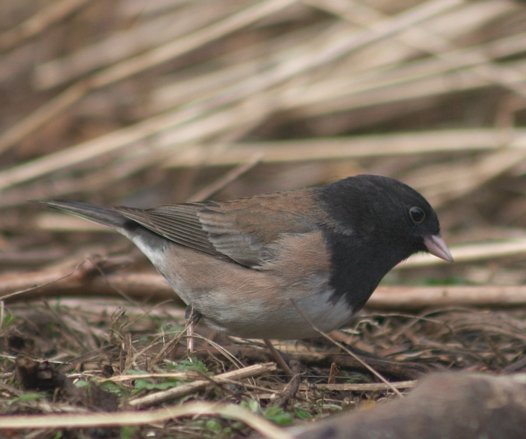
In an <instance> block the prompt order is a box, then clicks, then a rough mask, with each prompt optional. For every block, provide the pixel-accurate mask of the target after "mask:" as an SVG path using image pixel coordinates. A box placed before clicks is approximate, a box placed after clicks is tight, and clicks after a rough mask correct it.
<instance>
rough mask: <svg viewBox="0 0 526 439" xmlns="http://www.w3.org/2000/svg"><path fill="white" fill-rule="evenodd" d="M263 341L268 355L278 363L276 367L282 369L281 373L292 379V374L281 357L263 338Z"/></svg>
mask: <svg viewBox="0 0 526 439" xmlns="http://www.w3.org/2000/svg"><path fill="white" fill-rule="evenodd" d="M263 341H264V342H265V345H266V346H267V348H268V350H269V351H270V354H271V355H272V357H273V358H274V360H276V363H278V366H279V367H281V369H283V371H284V372H285V373H286V374H287V375H288V376H289V377H293V376H294V372H292V369H291V368H290V367H289V365H288V364H287V362H286V361H285V359H284V358H283V356H282V355H281V354H280V353H279V352H278V351H277V349H276V348H275V347H274V346H272V343H271V342H270V340H269V339H267V338H264V339H263Z"/></svg>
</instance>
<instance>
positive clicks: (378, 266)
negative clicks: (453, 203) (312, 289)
mask: <svg viewBox="0 0 526 439" xmlns="http://www.w3.org/2000/svg"><path fill="white" fill-rule="evenodd" d="M320 199H321V201H322V204H323V205H324V206H325V209H326V210H327V211H328V212H329V215H330V217H331V219H332V222H330V223H329V224H328V226H326V227H325V236H326V240H327V243H328V245H329V247H330V248H331V250H332V264H333V267H334V269H333V273H332V277H331V284H332V286H333V288H334V289H335V298H338V297H341V296H344V297H346V298H348V301H349V304H350V305H351V306H353V308H355V309H357V308H360V307H361V306H363V304H365V302H366V301H367V299H368V298H369V296H370V295H371V293H372V292H373V290H374V289H375V288H376V286H377V284H378V282H380V280H381V279H382V277H383V276H384V275H385V274H386V273H387V272H388V271H389V270H390V269H391V268H393V267H394V266H395V265H396V264H398V263H399V262H401V261H402V260H404V259H406V258H408V257H409V256H411V255H412V254H414V253H417V252H420V251H424V252H429V253H431V254H433V255H435V256H437V257H439V258H441V259H444V260H446V261H452V260H453V257H452V256H451V253H450V252H449V249H448V247H447V245H446V244H445V242H444V240H443V239H442V238H441V236H440V225H439V222H438V218H437V215H436V213H435V211H434V210H433V208H432V207H431V206H430V205H429V203H428V202H427V201H426V199H425V198H424V197H423V196H422V195H420V194H419V193H418V192H417V191H415V190H414V189H412V188H411V187H409V186H407V185H406V184H404V183H402V182H400V181H398V180H394V179H392V178H388V177H382V176H377V175H359V176H355V177H349V178H346V179H344V180H340V181H337V182H335V183H333V184H331V185H328V186H326V187H324V188H322V190H321V192H320ZM349 285H355V291H360V294H358V295H357V294H353V295H349V294H348V293H347V292H346V291H348V290H349Z"/></svg>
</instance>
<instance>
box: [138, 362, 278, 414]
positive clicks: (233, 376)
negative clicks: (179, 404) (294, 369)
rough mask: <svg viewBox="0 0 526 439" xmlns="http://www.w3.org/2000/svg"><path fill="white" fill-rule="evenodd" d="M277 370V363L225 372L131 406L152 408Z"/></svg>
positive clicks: (139, 401) (153, 395)
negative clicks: (207, 389) (229, 382)
mask: <svg viewBox="0 0 526 439" xmlns="http://www.w3.org/2000/svg"><path fill="white" fill-rule="evenodd" d="M275 370H276V364H275V363H261V364H254V365H252V366H248V367H245V368H242V369H236V370H233V371H230V372H225V373H222V374H219V375H215V376H213V377H210V378H209V379H208V380H197V381H194V382H192V383H187V384H182V385H180V386H178V387H174V388H172V389H168V390H163V391H160V392H156V393H151V394H149V395H146V396H142V397H139V398H135V399H132V400H131V401H129V404H130V405H131V406H132V407H150V406H152V405H154V404H159V403H162V402H166V401H170V400H173V399H175V398H180V397H182V396H185V395H188V394H190V393H194V392H197V391H198V390H201V389H203V388H205V387H207V386H209V385H210V384H211V382H216V383H221V382H222V380H241V379H245V378H250V377H253V376H256V375H261V374H262V373H268V372H274V371H275Z"/></svg>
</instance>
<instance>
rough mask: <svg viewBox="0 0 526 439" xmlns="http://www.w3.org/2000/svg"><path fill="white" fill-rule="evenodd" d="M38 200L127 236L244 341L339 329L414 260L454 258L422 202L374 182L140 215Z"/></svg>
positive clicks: (344, 182) (213, 323) (388, 183)
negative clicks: (392, 273)
mask: <svg viewBox="0 0 526 439" xmlns="http://www.w3.org/2000/svg"><path fill="white" fill-rule="evenodd" d="M44 203H45V204H47V205H48V206H50V207H52V208H56V209H59V210H61V211H65V212H67V213H71V214H74V215H78V216H80V217H82V218H84V219H88V220H91V221H94V222H96V223H101V224H103V225H105V226H109V227H111V228H113V229H115V230H116V231H117V232H119V233H121V234H122V235H124V236H125V237H127V238H129V239H130V240H131V241H132V242H133V243H134V244H135V245H136V246H137V247H138V248H139V249H140V250H141V251H142V253H144V255H145V256H146V257H147V258H148V259H149V260H150V261H151V263H152V264H153V265H154V266H155V268H156V269H157V270H158V271H159V273H160V274H161V275H162V276H164V278H165V279H166V280H167V282H168V283H169V284H170V286H171V287H172V288H173V289H174V291H175V293H176V294H177V295H178V296H179V297H180V298H181V299H182V301H183V302H184V303H185V304H186V305H187V307H188V308H187V309H190V310H191V311H192V312H191V314H193V316H198V318H199V319H201V320H202V321H204V323H205V324H206V325H207V326H209V327H211V328H213V329H215V330H218V331H220V332H224V333H226V334H228V335H233V336H238V337H242V338H249V339H264V340H268V339H282V340H287V339H306V338H311V337H315V336H317V335H319V331H324V332H330V331H332V330H335V329H338V328H341V327H344V326H345V325H347V324H349V323H350V321H351V319H352V317H353V316H354V315H355V314H356V313H357V312H358V311H359V310H360V309H361V308H362V307H363V306H364V305H365V303H366V302H367V300H368V299H369V297H370V296H371V294H372V293H373V291H374V290H375V289H376V287H377V286H378V284H379V282H380V281H381V280H382V278H383V277H384V276H385V275H386V274H387V273H388V272H389V271H390V270H391V269H392V268H393V267H394V266H395V265H397V264H398V263H400V262H401V261H403V260H404V259H407V258H408V257H409V256H411V255H412V254H414V253H418V252H428V253H431V254H433V255H435V256H437V257H438V258H441V259H444V260H446V261H453V257H452V255H451V252H450V250H449V249H448V247H447V245H446V243H445V241H444V239H443V238H442V237H441V234H440V225H439V221H438V217H437V214H436V212H435V211H434V210H433V208H432V207H431V205H430V204H429V203H428V201H427V200H426V199H425V198H424V197H423V196H422V195H421V194H420V193H419V192H417V191H416V190H415V189H413V188H411V187H410V186H408V185H406V184H404V183H402V182H401V181H398V180H396V179H393V178H390V177H385V176H380V175H369V174H362V175H355V176H350V177H347V178H344V179H341V180H338V181H335V182H332V183H329V184H326V185H321V186H315V187H309V188H304V189H296V190H290V191H282V192H275V193H269V194H258V195H254V196H252V197H246V198H239V199H234V200H227V201H205V202H199V203H197V202H196V203H181V204H172V205H163V206H160V207H154V208H147V209H142V208H136V207H99V206H96V205H93V204H89V203H85V202H79V201H44Z"/></svg>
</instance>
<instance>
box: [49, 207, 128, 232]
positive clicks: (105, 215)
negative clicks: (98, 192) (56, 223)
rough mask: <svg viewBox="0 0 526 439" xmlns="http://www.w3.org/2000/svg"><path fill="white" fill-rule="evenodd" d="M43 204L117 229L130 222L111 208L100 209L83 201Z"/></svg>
mask: <svg viewBox="0 0 526 439" xmlns="http://www.w3.org/2000/svg"><path fill="white" fill-rule="evenodd" d="M42 203H43V204H46V205H48V206H49V207H53V208H55V209H59V210H63V211H65V212H68V213H72V214H73V215H77V216H80V217H82V218H85V219H88V220H91V221H94V222H96V223H99V224H104V225H105V226H110V227H114V228H117V229H122V228H123V227H124V225H125V223H126V222H127V221H128V220H127V219H126V218H125V217H124V215H122V214H121V213H119V212H118V211H117V210H115V209H112V208H111V207H99V206H95V205H93V204H89V203H83V202H81V201H42Z"/></svg>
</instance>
